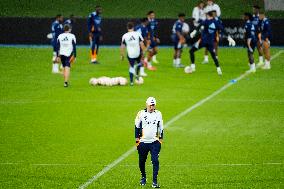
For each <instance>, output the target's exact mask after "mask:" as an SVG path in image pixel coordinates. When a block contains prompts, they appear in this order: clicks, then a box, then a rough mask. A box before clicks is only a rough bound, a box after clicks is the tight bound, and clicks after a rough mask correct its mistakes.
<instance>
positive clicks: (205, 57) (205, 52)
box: [202, 49, 209, 64]
mask: <svg viewBox="0 0 284 189" xmlns="http://www.w3.org/2000/svg"><path fill="white" fill-rule="evenodd" d="M208 63H209V57H208V50H207V49H205V51H204V60H203V62H202V64H208Z"/></svg>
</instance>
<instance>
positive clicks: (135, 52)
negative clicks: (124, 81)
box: [120, 22, 145, 85]
mask: <svg viewBox="0 0 284 189" xmlns="http://www.w3.org/2000/svg"><path fill="white" fill-rule="evenodd" d="M127 30H128V32H127V33H125V34H124V35H123V36H122V40H121V47H120V55H121V59H122V60H123V59H124V53H125V48H126V50H127V58H128V61H129V77H130V85H133V78H134V76H136V79H137V82H138V83H139V72H140V67H141V66H142V62H141V57H142V53H143V52H142V50H143V51H144V50H145V46H144V42H143V41H144V39H143V37H142V35H141V34H140V33H139V32H137V31H134V24H133V23H132V22H128V23H127ZM135 63H137V66H136V70H135V68H134V65H135Z"/></svg>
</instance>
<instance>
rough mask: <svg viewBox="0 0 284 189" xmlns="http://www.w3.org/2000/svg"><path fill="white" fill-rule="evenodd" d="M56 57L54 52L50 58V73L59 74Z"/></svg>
mask: <svg viewBox="0 0 284 189" xmlns="http://www.w3.org/2000/svg"><path fill="white" fill-rule="evenodd" d="M56 57H57V55H56V52H53V57H52V73H60V72H59V63H58V62H57V59H56Z"/></svg>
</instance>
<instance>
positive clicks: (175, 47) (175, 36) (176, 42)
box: [171, 34, 183, 50]
mask: <svg viewBox="0 0 284 189" xmlns="http://www.w3.org/2000/svg"><path fill="white" fill-rule="evenodd" d="M171 38H172V41H173V43H174V49H175V50H177V49H182V48H183V45H180V46H179V38H178V36H177V35H175V34H173V35H172V36H171Z"/></svg>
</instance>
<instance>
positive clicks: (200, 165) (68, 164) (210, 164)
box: [0, 162, 284, 167]
mask: <svg viewBox="0 0 284 189" xmlns="http://www.w3.org/2000/svg"><path fill="white" fill-rule="evenodd" d="M0 165H28V166H42V167H49V166H50V167H58V166H63V167H68V166H88V167H89V166H98V165H101V164H79V163H33V164H26V163H14V162H6V163H5V162H4V163H0ZM261 165H272V166H273V165H284V163H283V162H269V163H265V162H264V163H195V164H194V163H193V164H165V165H163V167H202V166H261ZM106 166H108V165H106ZM146 166H152V164H149V165H146ZM119 167H137V165H136V164H124V165H119Z"/></svg>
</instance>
